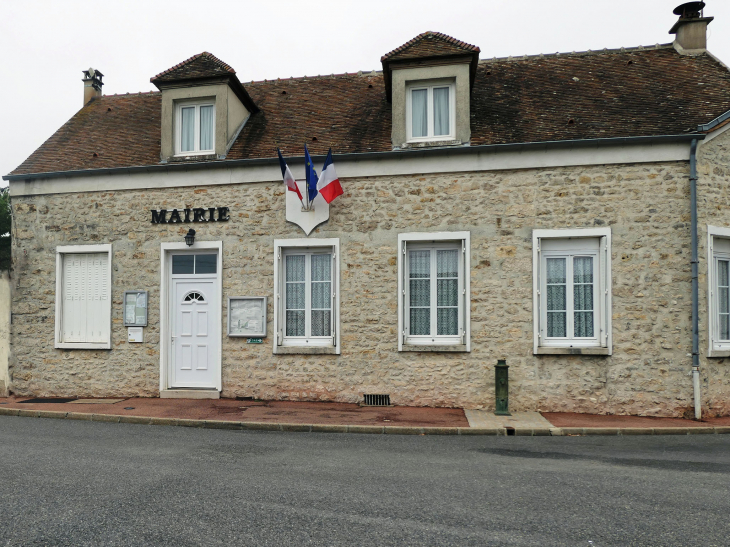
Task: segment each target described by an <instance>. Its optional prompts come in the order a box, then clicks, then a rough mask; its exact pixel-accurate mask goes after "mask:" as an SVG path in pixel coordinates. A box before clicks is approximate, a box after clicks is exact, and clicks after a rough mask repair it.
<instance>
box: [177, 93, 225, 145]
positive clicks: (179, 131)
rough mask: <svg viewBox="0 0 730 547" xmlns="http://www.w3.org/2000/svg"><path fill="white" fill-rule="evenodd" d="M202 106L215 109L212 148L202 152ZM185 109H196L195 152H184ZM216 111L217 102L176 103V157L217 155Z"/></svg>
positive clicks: (208, 100)
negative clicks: (183, 122)
mask: <svg viewBox="0 0 730 547" xmlns="http://www.w3.org/2000/svg"><path fill="white" fill-rule="evenodd" d="M201 106H212V107H213V135H212V144H213V146H212V148H210V149H206V150H201V149H200V107H201ZM183 108H195V116H194V119H195V131H194V146H193V150H191V151H189V152H183V151H182V150H181V149H182V111H183ZM215 122H216V109H215V100H211V99H207V100H204V101H178V102H176V103H175V155H176V156H203V155H210V154H214V153H215V133H216V131H215V130H216V123H215Z"/></svg>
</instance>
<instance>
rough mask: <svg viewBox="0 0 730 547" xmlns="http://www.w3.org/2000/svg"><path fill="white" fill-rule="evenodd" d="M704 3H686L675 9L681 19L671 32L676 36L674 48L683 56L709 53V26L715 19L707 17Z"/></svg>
mask: <svg viewBox="0 0 730 547" xmlns="http://www.w3.org/2000/svg"><path fill="white" fill-rule="evenodd" d="M704 8H705V3H704V2H686V3H684V4H681V5H679V6H677V7H676V8H675V9H674V14H675V15H679V19H678V20H677V22H676V23H674V26H673V27H672V29H671V30H670V31H669V34H675V35H676V37H675V38H674V47H675V48H676V50H677V51H678V52H679V53H681V54H683V55H697V54H700V53H704V52H705V51H707V25H709V24H710V23H711V22H712V20H713V19H714V17H705V16H704V13H703V10H704Z"/></svg>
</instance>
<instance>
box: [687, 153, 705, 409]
mask: <svg viewBox="0 0 730 547" xmlns="http://www.w3.org/2000/svg"><path fill="white" fill-rule="evenodd" d="M689 190H690V196H691V197H690V199H691V208H692V212H691V213H692V219H691V230H692V233H691V237H692V388H693V391H694V402H695V420H701V419H702V399H701V398H700V317H699V280H698V274H697V269H698V264H699V260H698V259H697V139H692V144H691V145H690V151H689Z"/></svg>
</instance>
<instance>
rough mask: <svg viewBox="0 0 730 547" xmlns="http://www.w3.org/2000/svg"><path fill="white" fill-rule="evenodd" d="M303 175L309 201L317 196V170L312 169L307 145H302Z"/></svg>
mask: <svg viewBox="0 0 730 547" xmlns="http://www.w3.org/2000/svg"><path fill="white" fill-rule="evenodd" d="M304 163H305V165H304V175H305V179H306V181H307V194H308V196H309V202H310V203H311V202H312V201H314V198H316V197H317V180H318V178H317V171H315V170H314V165H312V158H310V157H309V150H307V145H306V144H305V145H304Z"/></svg>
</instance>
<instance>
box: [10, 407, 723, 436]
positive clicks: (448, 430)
mask: <svg viewBox="0 0 730 547" xmlns="http://www.w3.org/2000/svg"><path fill="white" fill-rule="evenodd" d="M0 416H18V417H21V418H55V419H61V420H86V421H91V422H107V423H120V424H139V425H167V426H175V427H200V428H203V429H229V430H235V431H288V432H299V433H360V434H371V435H372V434H374V435H491V436H513V435H514V436H517V437H547V436H553V437H561V436H573V437H576V436H588V435H612V436H623V435H722V434H730V426H714V427H713V426H708V427H702V426H700V427H550V428H536V429H530V428H509V429H507V428H502V427H499V428H487V427H404V426H389V425H386V426H382V425H340V424H292V423H272V422H235V421H227V420H190V419H185V418H155V417H150V416H128V415H117V414H88V413H83V412H58V411H53V410H24V409H22V408H0Z"/></svg>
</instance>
